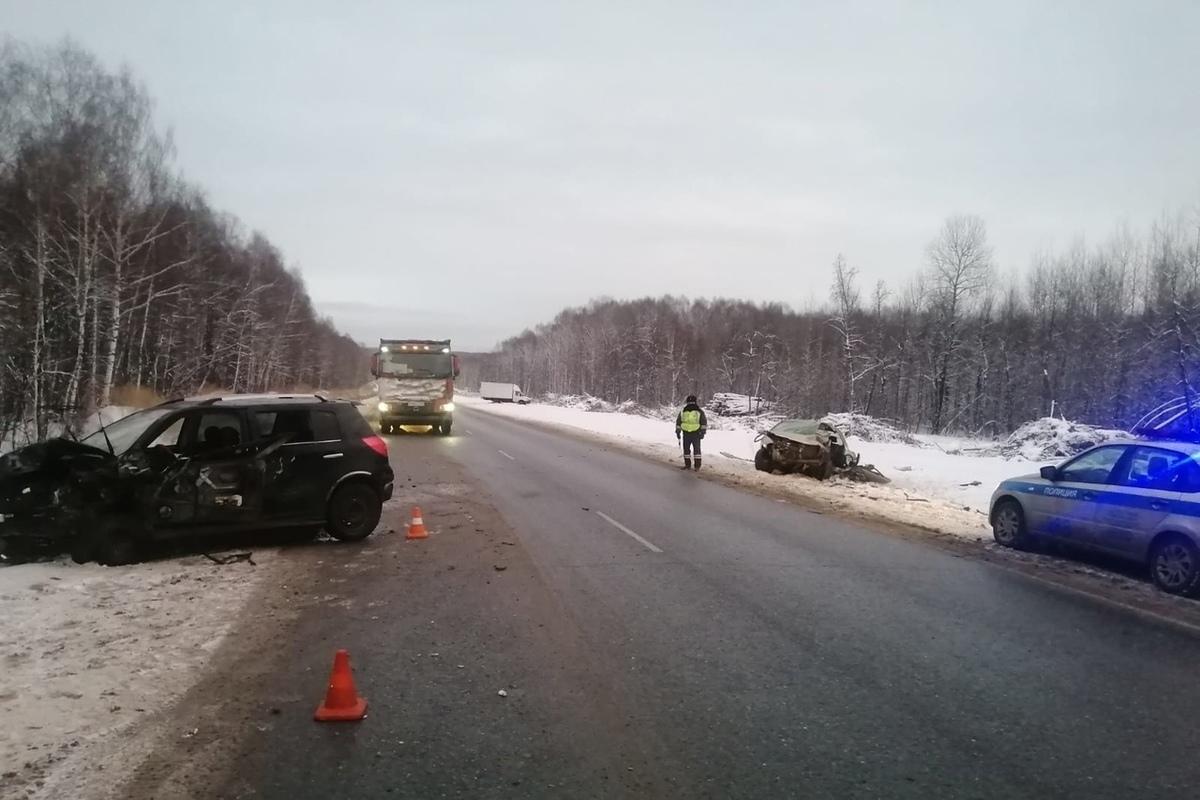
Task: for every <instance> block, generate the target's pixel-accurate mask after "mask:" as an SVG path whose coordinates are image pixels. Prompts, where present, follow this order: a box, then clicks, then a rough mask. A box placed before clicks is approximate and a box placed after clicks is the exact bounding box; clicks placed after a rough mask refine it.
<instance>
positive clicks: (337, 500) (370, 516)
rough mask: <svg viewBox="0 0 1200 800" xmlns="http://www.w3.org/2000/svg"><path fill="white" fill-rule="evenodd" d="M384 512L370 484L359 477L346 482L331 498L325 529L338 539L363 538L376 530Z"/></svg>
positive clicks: (344, 540)
mask: <svg viewBox="0 0 1200 800" xmlns="http://www.w3.org/2000/svg"><path fill="white" fill-rule="evenodd" d="M382 513H383V503H382V502H380V500H379V495H378V494H376V493H375V490H374V489H372V488H371V487H370V486H368V485H366V484H365V483H360V482H357V481H356V482H354V483H347V484H343V485H342V486H339V487H338V489H337V491H336V492H334V493H333V497H331V498H329V519H328V523H327V524H326V527H325V529H326V530H327V531H328V532H329V535H330V536H332V537H333V538H335V539H337V540H339V541H343V542H357V541H361V540H362V539H365V538H367V537H368V536H370V535H371V532H372V531H374V530H375V526H376V525H378V524H379V517H380V515H381V514H382Z"/></svg>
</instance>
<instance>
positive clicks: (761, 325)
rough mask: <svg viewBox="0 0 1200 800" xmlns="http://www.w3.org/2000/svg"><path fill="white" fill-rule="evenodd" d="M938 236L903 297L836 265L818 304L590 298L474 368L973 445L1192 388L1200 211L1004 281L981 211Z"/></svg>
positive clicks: (570, 390)
mask: <svg viewBox="0 0 1200 800" xmlns="http://www.w3.org/2000/svg"><path fill="white" fill-rule="evenodd" d="M930 236H931V240H930V243H929V246H928V248H927V250H926V253H925V263H924V267H923V269H922V270H921V271H920V272H919V274H917V275H916V276H915V277H914V278H913V279H912V280H910V281H909V282H907V283H905V284H904V285H901V286H890V285H888V284H885V283H883V282H879V283H877V284H875V285H873V286H862V285H861V282H860V281H859V278H858V273H857V270H856V269H855V267H854V266H853V265H852V262H851V260H850V259H848V258H845V257H843V256H841V255H839V256H837V257H836V258H834V259H833V260H832V264H831V267H830V269H829V295H828V303H827V305H825V306H824V307H823V308H821V309H819V310H812V311H803V312H796V311H793V310H791V309H789V308H788V307H787V306H786V305H784V304H782V303H780V304H774V303H772V304H756V303H752V302H743V301H736V300H688V299H684V298H678V297H663V298H657V299H654V298H647V299H641V300H634V301H616V300H597V301H594V302H592V303H591V304H589V305H588V306H586V307H583V308H573V309H569V310H566V311H563V312H562V313H560V314H559V315H558V316H557V317H556V318H555V319H554V320H553V321H551V322H550V323H548V324H545V325H541V326H538V327H537V328H536V329H534V330H531V331H526V332H525V333H523V334H522V335H520V336H517V337H515V338H512V339H509V340H507V341H505V342H503V343H502V345H501V346H500V348H499V350H498V352H497V353H495V354H492V355H490V356H488V357H487V360H486V362H485V363H484V364H483V365H482V368H481V372H482V374H483V377H484V379H490V380H512V381H515V382H517V383H519V384H520V385H521V386H522V388H523V389H525V391H526V392H528V393H532V394H538V393H556V394H591V395H595V396H598V397H601V398H603V399H605V400H609V401H612V402H622V401H627V400H633V401H636V402H638V403H640V404H642V405H645V406H655V405H658V404H676V403H678V402H679V400H680V398H681V397H682V396H683V395H685V394H687V393H689V392H696V393H697V394H699V395H702V396H706V397H707V396H711V395H712V394H713V393H715V392H738V393H745V394H750V395H754V396H758V397H763V398H765V399H766V400H767V401H769V402H772V403H774V404H775V408H776V410H781V411H786V412H788V413H793V414H797V415H803V416H814V415H821V414H824V413H826V412H830V411H848V410H853V411H858V412H863V413H866V414H871V415H874V416H877V417H884V418H889V419H893V420H895V421H897V422H899V423H901V424H903V425H904V426H906V427H907V428H909V429H913V430H916V429H920V430H928V431H932V432H943V431H953V432H968V433H972V434H975V433H978V434H980V435H994V434H1000V433H1005V432H1008V431H1011V430H1013V429H1014V428H1015V427H1017V426H1018V425H1020V424H1021V423H1022V422H1025V421H1027V420H1030V419H1035V418H1038V417H1043V416H1047V415H1054V416H1064V417H1066V418H1067V419H1072V420H1079V421H1086V422H1092V423H1097V424H1103V425H1116V426H1128V425H1130V424H1132V423H1133V422H1135V421H1136V420H1137V419H1138V418H1139V417H1141V416H1142V415H1143V414H1144V413H1146V412H1148V411H1149V410H1151V408H1153V407H1154V406H1155V405H1157V404H1158V402H1159V401H1161V400H1164V399H1167V398H1172V397H1178V396H1181V395H1183V396H1187V397H1191V396H1192V395H1193V394H1194V392H1195V388H1194V387H1195V382H1196V380H1197V378H1198V377H1200V376H1198V375H1197V370H1198V369H1200V217H1197V216H1195V215H1191V216H1189V215H1186V214H1185V215H1181V216H1180V217H1179V218H1178V219H1173V220H1164V221H1161V222H1159V223H1157V224H1155V225H1153V226H1152V227H1150V228H1148V229H1147V230H1145V231H1143V232H1140V233H1133V232H1131V231H1129V230H1127V229H1122V230H1119V231H1117V232H1116V233H1114V234H1113V235H1112V236H1111V238H1109V239H1108V240H1107V241H1105V242H1104V243H1103V244H1099V245H1096V246H1086V245H1084V244H1083V243H1080V244H1077V245H1075V246H1073V247H1071V248H1069V249H1068V250H1066V251H1065V252H1060V253H1047V254H1044V255H1040V256H1038V257H1036V258H1035V259H1034V263H1032V264H1031V265H1029V266H1028V268H1027V269H1026V270H1025V271H1023V272H1022V273H1020V275H1019V276H1014V275H1002V274H1001V273H1000V272H999V270H998V269H997V265H996V264H995V259H994V256H993V252H992V249H991V247H990V246H989V244H988V236H987V228H986V224H985V222H984V221H983V220H982V219H980V218H978V217H974V216H954V217H951V218H949V219H947V220H946V221H945V224H944V226H943V227H942V228H941V230H940V231H931V233H930Z"/></svg>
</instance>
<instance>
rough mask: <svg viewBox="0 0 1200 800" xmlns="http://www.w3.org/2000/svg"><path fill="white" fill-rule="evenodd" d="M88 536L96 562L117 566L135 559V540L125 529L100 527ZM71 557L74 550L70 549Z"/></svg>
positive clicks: (136, 548)
mask: <svg viewBox="0 0 1200 800" xmlns="http://www.w3.org/2000/svg"><path fill="white" fill-rule="evenodd" d="M86 538H88V537H85V539H86ZM90 538H91V545H90V546H91V557H92V560H93V561H95V562H96V563H97V564H103V565H104V566H106V567H119V566H122V565H124V564H132V563H133V562H134V561H137V555H138V547H137V542H136V541H134V539H133V537H132V536H130V535H129V534H128V533H126V532H125V531H122V530H119V529H111V528H109V529H101V530H98V531H96V532H95V533H94V534H92V536H91V537H90ZM71 557H72V558H74V551H72V556H71Z"/></svg>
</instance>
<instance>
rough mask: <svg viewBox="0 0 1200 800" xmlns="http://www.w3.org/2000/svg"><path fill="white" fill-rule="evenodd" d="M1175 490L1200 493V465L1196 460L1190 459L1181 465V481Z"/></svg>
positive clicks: (1177, 483)
mask: <svg viewBox="0 0 1200 800" xmlns="http://www.w3.org/2000/svg"><path fill="white" fill-rule="evenodd" d="M1174 488H1175V489H1176V490H1178V491H1180V492H1188V493H1194V492H1200V464H1197V463H1196V460H1195V458H1189V459H1188V460H1187V461H1185V462H1184V463H1183V464H1181V465H1180V468H1179V480H1178V481H1177V482H1176V484H1175V487H1174Z"/></svg>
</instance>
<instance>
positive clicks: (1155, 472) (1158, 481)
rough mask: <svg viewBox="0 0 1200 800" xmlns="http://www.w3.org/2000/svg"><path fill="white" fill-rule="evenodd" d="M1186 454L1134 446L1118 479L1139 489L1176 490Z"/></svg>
mask: <svg viewBox="0 0 1200 800" xmlns="http://www.w3.org/2000/svg"><path fill="white" fill-rule="evenodd" d="M1187 460H1188V458H1187V456H1185V455H1183V454H1182V453H1176V452H1173V451H1171V450H1160V449H1158V448H1157V447H1135V448H1134V449H1133V452H1132V453H1131V454H1130V456H1129V458H1128V460H1127V461H1126V466H1125V467H1124V468H1122V470H1121V472H1122V473H1123V474H1122V475H1121V476H1120V478H1119V479H1118V483H1120V484H1121V485H1122V486H1133V487H1137V488H1140V489H1158V490H1163V491H1169V490H1172V489H1174V490H1176V491H1178V488H1177V487H1178V486H1179V484H1180V482H1181V481H1182V479H1183V471H1182V467H1183V465H1184V464H1185V463H1186V462H1187Z"/></svg>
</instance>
